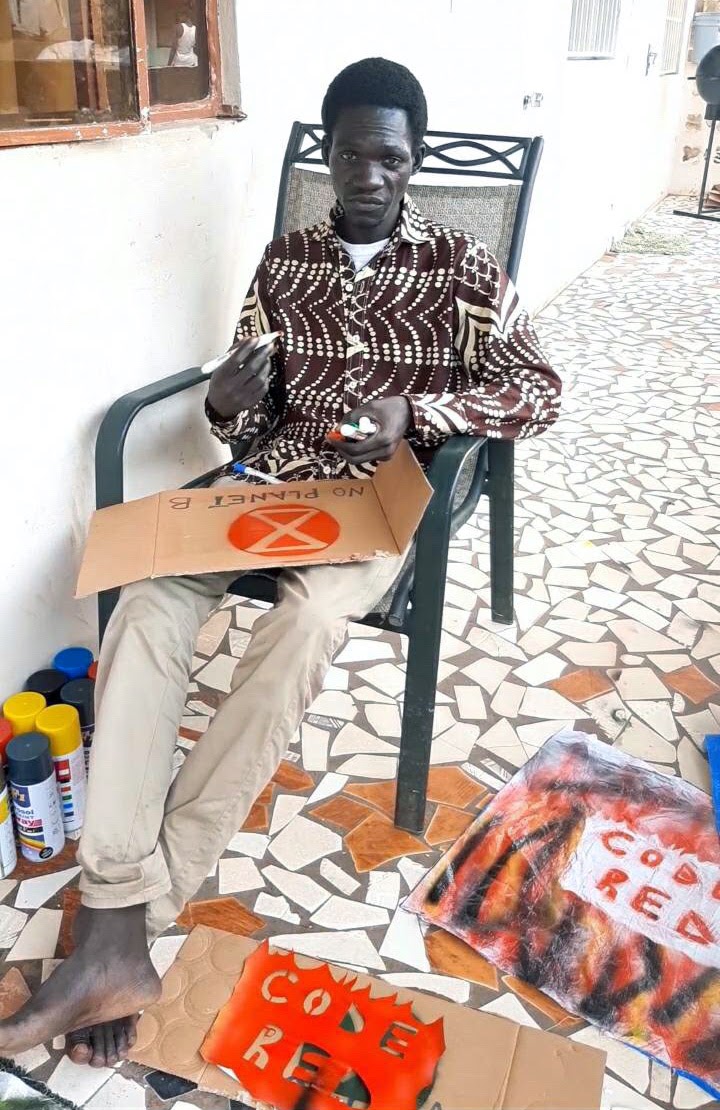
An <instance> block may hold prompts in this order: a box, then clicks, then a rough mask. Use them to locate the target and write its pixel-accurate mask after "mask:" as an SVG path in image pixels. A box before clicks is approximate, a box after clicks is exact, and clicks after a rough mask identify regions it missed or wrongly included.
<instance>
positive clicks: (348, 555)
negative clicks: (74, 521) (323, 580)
mask: <svg viewBox="0 0 720 1110" xmlns="http://www.w3.org/2000/svg"><path fill="white" fill-rule="evenodd" d="M431 496H432V489H431V487H430V485H429V483H428V481H427V479H426V477H425V475H424V474H423V472H422V469H421V467H420V465H419V463H418V462H417V460H416V459H415V456H414V455H413V453H412V451H411V450H410V447H409V446H408V444H407V443H402V444H401V445H400V447H399V449H398V450H397V451H396V453H395V455H394V456H393V458H392V459H390V461H389V462H385V463H380V465H379V466H378V467H377V469H376V471H375V473H374V475H373V476H372V478H360V479H346V480H343V481H330V480H326V481H319V482H282V483H277V484H273V485H248V484H247V483H245V482H236V483H233V484H231V485H224V486H215V487H213V488H211V489H186V490H169V491H166V492H165V493H156V494H153V495H152V496H151V497H142V498H140V499H139V500H137V501H126V502H124V504H121V505H111V506H109V507H108V508H106V509H98V511H97V512H96V513H94V514H93V517H92V520H91V522H90V531H89V535H88V539H87V543H86V546H85V552H84V555H83V560H82V566H81V567H80V575H79V578H78V584H77V590H76V597H86V596H87V595H88V594H92V593H97V592H98V591H100V590H107V589H110V588H111V587H113V586H125V585H127V584H128V583H129V582H138V581H140V580H141V579H143V578H161V577H163V576H165V575H176V574H207V573H211V572H213V571H237V572H238V573H241V572H242V571H245V570H258V569H260V568H266V567H273V568H274V567H285V566H312V565H314V564H317V563H347V562H355V561H356V560H365V559H375V558H379V557H382V556H397V555H402V554H403V553H404V552H405V551H406V550H407V548H408V547H409V545H410V542H411V540H412V538H413V535H414V534H415V531H416V529H417V527H418V525H419V523H420V521H421V519H422V515H423V513H424V511H425V508H426V507H427V505H428V503H429V501H430V498H431Z"/></svg>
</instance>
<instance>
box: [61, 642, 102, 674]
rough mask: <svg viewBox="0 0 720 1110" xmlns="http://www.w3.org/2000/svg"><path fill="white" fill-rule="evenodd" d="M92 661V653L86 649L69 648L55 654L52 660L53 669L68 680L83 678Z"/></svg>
mask: <svg viewBox="0 0 720 1110" xmlns="http://www.w3.org/2000/svg"><path fill="white" fill-rule="evenodd" d="M92 661H93V653H92V652H91V651H89V650H88V649H87V648H84V647H69V648H63V650H62V651H59V652H58V653H57V655H56V656H55V658H54V659H53V667H55V668H56V669H57V670H58V671H62V672H63V674H66V675H67V677H68V678H84V677H85V675H86V674H87V673H88V667H89V666H90V664H91V663H92Z"/></svg>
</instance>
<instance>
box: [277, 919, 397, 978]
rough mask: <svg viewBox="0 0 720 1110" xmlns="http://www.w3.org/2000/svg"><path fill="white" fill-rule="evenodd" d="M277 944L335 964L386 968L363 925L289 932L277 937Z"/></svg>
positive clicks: (291, 950) (380, 969)
mask: <svg viewBox="0 0 720 1110" xmlns="http://www.w3.org/2000/svg"><path fill="white" fill-rule="evenodd" d="M273 944H276V945H277V946H278V947H279V948H286V949H287V950H288V951H290V952H300V953H301V954H302V955H303V956H310V957H312V958H313V959H315V960H326V961H328V962H329V963H335V964H350V965H351V966H352V967H362V968H368V969H370V970H372V971H384V970H385V963H384V961H383V960H382V959H381V957H380V955H379V954H378V951H377V949H376V948H375V946H374V945H373V944H372V942H371V940H370V938H369V937H368V935H367V933H366V932H364V931H363V930H362V929H348V930H346V931H344V932H335V933H332V932H316V933H285V934H283V935H282V936H275V937H273Z"/></svg>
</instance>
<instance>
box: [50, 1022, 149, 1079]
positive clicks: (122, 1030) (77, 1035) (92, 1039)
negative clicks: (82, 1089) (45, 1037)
mask: <svg viewBox="0 0 720 1110" xmlns="http://www.w3.org/2000/svg"><path fill="white" fill-rule="evenodd" d="M139 1016H140V1015H139V1014H132V1015H131V1016H130V1017H126V1018H120V1020H119V1021H106V1022H105V1023H104V1024H102V1025H91V1026H90V1027H89V1028H87V1029H76V1030H75V1031H74V1032H73V1033H68V1035H67V1038H66V1040H65V1051H66V1052H67V1054H68V1056H69V1057H70V1059H71V1060H72V1061H73V1063H74V1064H89V1065H90V1067H91V1068H104V1067H112V1066H113V1064H117V1062H118V1060H126V1059H127V1055H128V1052H129V1051H130V1049H131V1048H132V1046H133V1045H134V1044H135V1041H136V1040H137V1033H136V1027H137V1022H138V1018H139Z"/></svg>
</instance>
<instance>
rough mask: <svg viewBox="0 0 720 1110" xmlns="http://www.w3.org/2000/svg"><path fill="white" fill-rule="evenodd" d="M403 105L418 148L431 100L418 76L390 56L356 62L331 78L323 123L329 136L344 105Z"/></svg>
mask: <svg viewBox="0 0 720 1110" xmlns="http://www.w3.org/2000/svg"><path fill="white" fill-rule="evenodd" d="M359 107H363V108H364V107H377V108H401V109H402V110H403V111H404V112H406V113H407V117H408V123H409V125H410V133H411V135H412V139H413V144H414V146H415V147H416V148H417V147H418V146H420V144H421V143H422V141H423V138H424V136H425V132H426V131H427V102H426V100H425V93H424V92H423V90H422V85H421V84H420V82H419V81H418V79H417V77H416V76H415V75H414V74H413V73H411V72H410V70H409V69H407V68H406V67H405V66H401V65H400V64H399V63H398V62H390V61H388V60H387V58H363V59H362V61H360V62H353V64H352V65H349V66H346V67H345V69H343V70H341V71H340V73H338V75H337V77H334V78H333V80H332V81H331V82H330V85H329V87H328V91H327V92H326V93H325V99H324V100H323V104H322V123H323V127H324V128H325V133H326V135H327V136H328V138H331V137H332V130H333V127H334V126H335V124H336V123H337V119H338V116H339V115H340V113H341V112H342V110H343V109H344V108H359Z"/></svg>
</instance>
